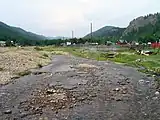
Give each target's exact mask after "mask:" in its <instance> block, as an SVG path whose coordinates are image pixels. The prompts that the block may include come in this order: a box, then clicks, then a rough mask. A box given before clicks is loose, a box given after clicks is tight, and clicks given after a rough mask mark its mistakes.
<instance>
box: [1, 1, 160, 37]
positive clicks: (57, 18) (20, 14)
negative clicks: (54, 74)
mask: <svg viewBox="0 0 160 120" xmlns="http://www.w3.org/2000/svg"><path fill="white" fill-rule="evenodd" d="M156 12H160V0H0V21H2V22H5V23H6V24H8V25H11V26H17V27H21V28H23V29H25V30H27V31H31V32H34V33H37V34H41V35H45V36H65V37H71V33H72V32H71V31H72V30H73V31H74V36H75V37H83V36H85V35H86V34H88V33H89V32H90V23H91V22H92V23H93V31H95V30H97V29H99V28H101V27H104V26H117V27H127V26H128V25H129V22H130V21H131V20H133V19H134V18H137V17H139V16H143V15H147V14H149V13H156Z"/></svg>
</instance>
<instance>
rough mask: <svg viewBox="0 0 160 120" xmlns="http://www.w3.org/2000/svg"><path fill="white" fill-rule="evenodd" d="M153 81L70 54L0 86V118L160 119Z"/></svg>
mask: <svg viewBox="0 0 160 120" xmlns="http://www.w3.org/2000/svg"><path fill="white" fill-rule="evenodd" d="M155 92H156V90H155V89H154V81H153V79H152V78H147V77H146V76H145V75H143V74H141V73H139V72H137V71H136V70H135V69H133V68H130V67H125V66H121V65H116V64H114V63H110V62H97V61H94V60H87V59H82V58H76V57H73V56H54V58H53V61H52V64H50V65H48V66H46V67H43V68H42V69H40V70H33V74H31V75H28V76H25V77H23V78H20V79H18V80H16V81H14V82H12V83H10V84H8V85H5V86H1V87H0V120H22V119H24V120H65V119H68V120H160V95H155Z"/></svg>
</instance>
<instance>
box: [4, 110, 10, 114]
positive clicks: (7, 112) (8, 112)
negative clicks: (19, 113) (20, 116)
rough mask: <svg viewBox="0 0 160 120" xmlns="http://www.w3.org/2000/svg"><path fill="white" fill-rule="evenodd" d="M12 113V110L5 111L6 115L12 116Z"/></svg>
mask: <svg viewBox="0 0 160 120" xmlns="http://www.w3.org/2000/svg"><path fill="white" fill-rule="evenodd" d="M11 113H12V110H10V109H8V110H5V111H4V114H11Z"/></svg>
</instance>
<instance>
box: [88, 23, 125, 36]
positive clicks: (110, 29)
mask: <svg viewBox="0 0 160 120" xmlns="http://www.w3.org/2000/svg"><path fill="white" fill-rule="evenodd" d="M124 30H125V28H119V27H114V26H105V27H103V28H101V29H99V30H97V31H95V32H93V37H95V38H99V37H104V38H107V37H120V36H121V35H122V33H123V32H124ZM90 36H91V34H88V35H86V36H85V38H88V37H90Z"/></svg>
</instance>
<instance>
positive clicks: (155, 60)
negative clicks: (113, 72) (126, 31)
mask: <svg viewBox="0 0 160 120" xmlns="http://www.w3.org/2000/svg"><path fill="white" fill-rule="evenodd" d="M38 50H42V51H47V52H52V53H54V54H56V55H57V54H62V53H63V52H68V53H70V54H72V55H74V56H78V57H83V58H87V59H95V60H98V61H106V60H109V61H113V62H115V63H120V64H124V65H128V66H132V67H136V68H144V69H145V70H140V71H142V72H147V71H148V72H152V73H153V72H154V73H156V74H160V53H159V54H154V55H150V56H144V55H138V54H135V51H133V50H126V49H125V50H118V51H117V54H115V53H114V52H102V51H91V50H89V49H83V48H78V47H55V46H46V47H39V48H38ZM60 51H61V52H60ZM154 51H155V52H156V51H157V50H154ZM112 54H113V55H112ZM138 59H139V61H137V60H138ZM148 72H147V73H148Z"/></svg>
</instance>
